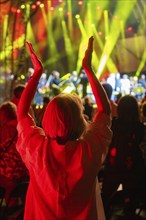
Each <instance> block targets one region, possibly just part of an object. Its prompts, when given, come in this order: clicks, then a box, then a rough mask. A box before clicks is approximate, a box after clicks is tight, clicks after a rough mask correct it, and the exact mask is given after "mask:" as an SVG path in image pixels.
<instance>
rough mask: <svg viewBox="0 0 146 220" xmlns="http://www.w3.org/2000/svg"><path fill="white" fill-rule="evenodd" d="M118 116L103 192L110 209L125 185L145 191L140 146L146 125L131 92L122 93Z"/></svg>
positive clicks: (137, 190)
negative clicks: (111, 203)
mask: <svg viewBox="0 0 146 220" xmlns="http://www.w3.org/2000/svg"><path fill="white" fill-rule="evenodd" d="M117 111H118V118H116V119H113V121H112V127H111V129H112V131H113V137H112V141H111V144H110V148H109V152H108V156H107V158H106V162H105V165H104V174H103V187H102V193H103V198H104V206H105V209H106V212H108V209H109V206H110V200H111V198H112V196H113V195H114V193H115V192H116V191H117V189H118V187H119V185H120V184H121V185H122V188H123V190H124V191H127V192H130V193H131V192H132V193H133V195H135V196H136V195H138V194H140V193H141V194H142V193H144V190H145V184H146V175H145V174H146V172H145V167H144V160H143V158H142V153H141V150H140V147H139V145H140V143H141V141H142V139H143V137H144V125H143V123H141V122H140V118H139V113H138V112H139V109H138V103H137V101H136V99H135V98H134V97H132V96H130V95H126V96H124V97H121V99H120V100H119V103H118V108H117Z"/></svg>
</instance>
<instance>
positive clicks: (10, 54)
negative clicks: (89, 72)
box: [0, 0, 146, 102]
mask: <svg viewBox="0 0 146 220" xmlns="http://www.w3.org/2000/svg"><path fill="white" fill-rule="evenodd" d="M91 35H93V36H94V39H95V40H94V54H93V68H94V70H95V72H96V74H97V77H98V78H99V79H101V80H102V79H105V78H106V77H107V76H108V75H109V74H111V73H115V74H116V73H120V75H121V76H122V75H124V74H126V75H128V77H129V76H132V77H137V78H138V77H140V76H141V75H142V74H144V75H145V74H146V0H137V1H136V0H119V1H118V0H40V1H34V0H29V1H26V0H15V1H14V0H0V102H3V101H4V100H6V99H9V98H10V97H11V90H12V87H13V85H14V83H15V84H16V81H17V82H19V83H24V84H25V83H27V80H28V78H29V75H30V72H29V68H31V67H32V65H31V62H30V58H29V55H28V52H27V50H26V47H25V42H26V41H29V42H31V43H32V44H33V46H34V49H35V51H36V52H37V54H38V56H39V58H40V59H41V60H42V63H43V66H44V73H45V77H46V78H48V77H49V75H50V74H51V73H52V71H53V70H57V71H58V72H59V73H60V77H65V76H68V75H67V74H69V73H72V72H73V71H76V72H77V74H78V75H79V74H80V71H81V67H82V58H83V55H84V51H85V49H86V46H87V42H88V38H89V36H91Z"/></svg>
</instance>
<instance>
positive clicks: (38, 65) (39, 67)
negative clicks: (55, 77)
mask: <svg viewBox="0 0 146 220" xmlns="http://www.w3.org/2000/svg"><path fill="white" fill-rule="evenodd" d="M26 46H27V48H28V52H29V54H30V57H31V61H32V64H33V67H34V70H36V71H37V72H38V71H39V72H42V70H43V66H42V63H41V61H40V60H39V59H38V57H37V55H36V54H35V51H34V49H33V47H32V44H31V43H29V42H26Z"/></svg>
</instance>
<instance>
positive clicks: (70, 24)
mask: <svg viewBox="0 0 146 220" xmlns="http://www.w3.org/2000/svg"><path fill="white" fill-rule="evenodd" d="M67 7H68V13H69V14H68V30H69V36H70V38H73V17H72V5H71V0H67Z"/></svg>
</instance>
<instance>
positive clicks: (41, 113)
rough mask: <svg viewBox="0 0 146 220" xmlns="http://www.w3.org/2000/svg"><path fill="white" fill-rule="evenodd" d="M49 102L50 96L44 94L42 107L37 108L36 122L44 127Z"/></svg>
mask: <svg viewBox="0 0 146 220" xmlns="http://www.w3.org/2000/svg"><path fill="white" fill-rule="evenodd" d="M49 102H50V98H49V97H48V96H44V97H43V106H42V108H38V109H36V110H35V113H36V114H35V118H36V124H37V125H38V126H39V127H42V119H43V116H44V112H45V111H46V108H47V106H48V103H49Z"/></svg>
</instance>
